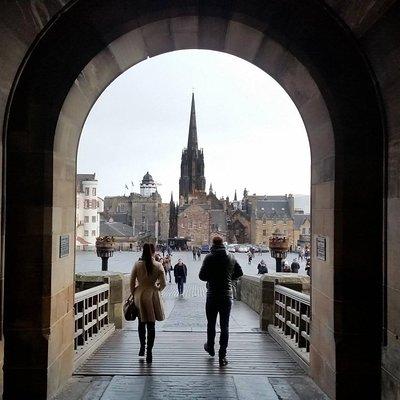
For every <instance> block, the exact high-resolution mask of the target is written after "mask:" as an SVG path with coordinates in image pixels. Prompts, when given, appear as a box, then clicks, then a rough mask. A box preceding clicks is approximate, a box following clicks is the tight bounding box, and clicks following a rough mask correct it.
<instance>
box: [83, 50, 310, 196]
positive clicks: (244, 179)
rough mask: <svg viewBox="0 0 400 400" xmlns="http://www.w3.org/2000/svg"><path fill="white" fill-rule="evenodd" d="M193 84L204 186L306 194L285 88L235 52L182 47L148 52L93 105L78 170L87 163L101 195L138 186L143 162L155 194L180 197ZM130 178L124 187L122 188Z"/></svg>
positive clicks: (302, 157) (300, 139)
mask: <svg viewBox="0 0 400 400" xmlns="http://www.w3.org/2000/svg"><path fill="white" fill-rule="evenodd" d="M192 90H194V93H195V101H196V114H197V134H198V141H199V146H200V147H202V148H203V149H204V158H205V176H206V180H207V190H208V186H209V184H210V183H212V185H213V188H214V190H215V191H216V193H217V196H219V197H220V196H227V195H229V196H230V197H231V198H233V194H234V190H235V189H237V190H238V195H239V197H240V198H241V197H242V196H241V195H242V193H243V189H244V187H246V188H247V189H248V190H249V193H250V194H253V193H257V194H260V195H261V194H285V193H294V194H301V193H303V194H309V191H310V150H309V144H308V139H307V134H306V131H305V127H304V124H303V122H302V119H301V117H300V114H299V112H298V111H297V109H296V107H295V105H294V104H293V102H292V101H291V99H290V97H289V96H288V95H287V94H286V92H285V91H284V90H283V89H282V88H281V87H280V85H279V84H278V83H277V82H275V81H274V80H273V79H272V78H271V77H270V76H268V75H267V74H266V73H265V72H263V71H262V70H260V69H258V68H257V67H255V66H253V65H252V64H250V63H248V62H247V61H244V60H242V59H239V58H237V57H234V56H231V55H228V54H224V53H219V52H213V51H206V50H183V51H175V52H172V53H167V54H164V55H161V56H157V57H153V58H149V59H147V60H145V61H143V62H141V63H139V64H137V65H136V66H134V67H132V68H131V69H129V70H128V71H126V72H125V73H124V74H122V75H121V76H119V77H118V78H117V79H116V80H115V81H114V82H113V83H112V84H111V85H110V86H109V87H108V88H107V89H106V90H105V91H104V93H103V94H102V95H101V96H100V98H99V99H98V101H97V102H96V104H95V105H94V107H93V109H92V110H91V112H90V114H89V116H88V118H87V121H86V123H85V126H84V128H83V132H82V137H81V141H80V145H79V151H78V172H79V173H93V172H96V176H97V178H98V180H99V195H100V196H101V197H104V196H110V195H122V194H124V193H125V194H128V193H129V191H131V190H132V188H131V182H133V184H134V187H133V191H139V184H140V181H141V179H142V177H143V175H144V174H145V173H146V171H149V172H150V174H151V175H152V176H153V177H154V179H155V180H156V182H159V183H160V184H161V185H160V186H159V189H158V190H159V192H160V194H161V196H162V198H163V201H169V197H170V193H171V191H173V192H174V196H175V199H177V197H178V180H179V173H180V158H181V152H182V149H183V148H184V147H185V146H186V144H187V135H188V127H189V117H190V100H191V93H192ZM125 184H127V185H128V187H129V191H128V190H126V189H125Z"/></svg>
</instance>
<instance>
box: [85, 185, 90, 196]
mask: <svg viewBox="0 0 400 400" xmlns="http://www.w3.org/2000/svg"><path fill="white" fill-rule="evenodd" d="M85 196H89V188H88V187H87V188H85Z"/></svg>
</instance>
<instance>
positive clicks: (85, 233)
mask: <svg viewBox="0 0 400 400" xmlns="http://www.w3.org/2000/svg"><path fill="white" fill-rule="evenodd" d="M84 235H85V236H89V231H86V230H85V232H84ZM92 236H96V230H95V229H94V230H92Z"/></svg>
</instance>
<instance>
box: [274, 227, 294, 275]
mask: <svg viewBox="0 0 400 400" xmlns="http://www.w3.org/2000/svg"><path fill="white" fill-rule="evenodd" d="M269 249H270V252H271V256H272V257H273V258H275V260H276V272H282V260H284V259H285V258H286V255H287V252H288V250H289V239H288V238H287V237H286V236H283V235H282V234H281V233H274V234H273V235H272V237H270V238H269Z"/></svg>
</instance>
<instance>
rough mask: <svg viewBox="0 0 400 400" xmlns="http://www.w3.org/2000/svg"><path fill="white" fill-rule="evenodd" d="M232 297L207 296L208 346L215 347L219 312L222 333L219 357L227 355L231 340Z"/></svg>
mask: <svg viewBox="0 0 400 400" xmlns="http://www.w3.org/2000/svg"><path fill="white" fill-rule="evenodd" d="M231 308H232V298H231V297H229V296H207V301H206V315H207V346H208V348H210V349H211V348H214V343H215V324H216V322H217V315H218V314H219V325H220V327H221V335H220V338H219V345H220V349H219V357H225V356H226V349H227V347H228V340H229V316H230V314H231Z"/></svg>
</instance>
